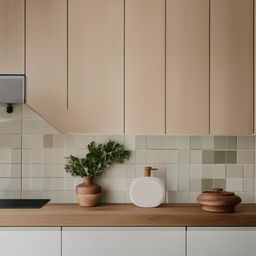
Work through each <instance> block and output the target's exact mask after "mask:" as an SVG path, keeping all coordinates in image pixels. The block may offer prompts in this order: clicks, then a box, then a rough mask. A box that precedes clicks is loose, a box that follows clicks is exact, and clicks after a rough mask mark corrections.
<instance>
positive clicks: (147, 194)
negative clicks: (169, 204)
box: [129, 167, 165, 207]
mask: <svg viewBox="0 0 256 256" xmlns="http://www.w3.org/2000/svg"><path fill="white" fill-rule="evenodd" d="M151 170H155V169H153V168H152V167H145V169H144V177H140V178H136V179H135V180H134V181H133V182H132V184H131V186H130V190H129V196H130V200H131V201H132V202H133V203H134V204H135V205H136V206H139V207H157V206H159V205H160V204H161V203H162V202H163V199H164V194H165V188H164V184H163V182H162V181H161V180H160V179H159V178H157V177H150V172H151Z"/></svg>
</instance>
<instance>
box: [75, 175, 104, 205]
mask: <svg viewBox="0 0 256 256" xmlns="http://www.w3.org/2000/svg"><path fill="white" fill-rule="evenodd" d="M76 195H77V200H78V203H79V204H80V206H87V207H92V206H97V205H98V204H99V203H100V198H101V187H100V186H99V185H97V184H95V183H93V177H90V176H88V177H84V183H82V184H80V185H78V186H76Z"/></svg>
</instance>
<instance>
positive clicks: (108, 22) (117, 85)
mask: <svg viewBox="0 0 256 256" xmlns="http://www.w3.org/2000/svg"><path fill="white" fill-rule="evenodd" d="M68 2H69V22H68V23H69V25H68V31H69V32H68V52H69V55H68V60H69V62H68V110H69V125H68V131H69V132H75V133H105V134H110V133H111V134H121V133H123V132H124V79H123V77H124V0H69V1H68Z"/></svg>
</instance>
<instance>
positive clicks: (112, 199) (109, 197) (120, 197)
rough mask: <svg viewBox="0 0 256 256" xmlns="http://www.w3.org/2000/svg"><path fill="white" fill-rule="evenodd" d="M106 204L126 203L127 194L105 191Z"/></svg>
mask: <svg viewBox="0 0 256 256" xmlns="http://www.w3.org/2000/svg"><path fill="white" fill-rule="evenodd" d="M103 201H104V203H114V204H115V203H125V192H123V191H105V192H104V194H103Z"/></svg>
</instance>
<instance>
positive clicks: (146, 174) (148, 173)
mask: <svg viewBox="0 0 256 256" xmlns="http://www.w3.org/2000/svg"><path fill="white" fill-rule="evenodd" d="M155 170H158V169H157V168H153V167H152V166H145V167H144V177H150V176H151V171H155Z"/></svg>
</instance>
